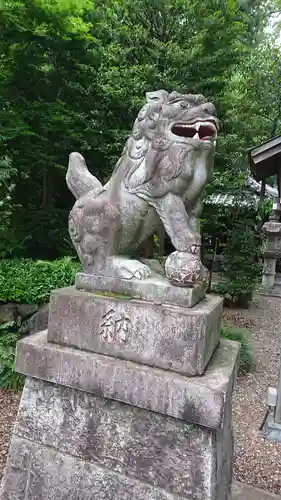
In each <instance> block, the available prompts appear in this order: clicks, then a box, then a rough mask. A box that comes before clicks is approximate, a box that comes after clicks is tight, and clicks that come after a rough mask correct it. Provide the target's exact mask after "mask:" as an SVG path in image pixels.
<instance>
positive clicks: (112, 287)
mask: <svg viewBox="0 0 281 500" xmlns="http://www.w3.org/2000/svg"><path fill="white" fill-rule="evenodd" d="M147 264H149V262H147ZM75 287H76V288H77V289H78V290H86V291H88V292H95V291H100V292H110V293H119V294H125V295H128V296H129V297H132V298H135V299H142V300H149V301H151V302H155V303H159V304H175V305H178V306H184V307H193V306H194V305H195V304H197V302H199V301H200V300H201V299H203V298H204V296H205V290H206V286H205V285H204V284H203V283H198V284H196V285H194V287H192V288H187V287H178V286H173V285H172V284H171V283H170V282H169V281H168V280H167V278H165V277H164V276H161V274H159V273H155V272H153V270H151V277H150V278H147V279H145V280H137V279H131V280H125V279H121V278H118V279H117V278H106V277H104V276H96V275H94V274H86V273H77V274H76V279H75Z"/></svg>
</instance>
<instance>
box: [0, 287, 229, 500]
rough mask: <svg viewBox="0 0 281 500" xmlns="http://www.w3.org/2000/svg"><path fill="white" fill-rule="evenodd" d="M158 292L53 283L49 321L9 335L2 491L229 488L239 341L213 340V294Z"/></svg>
mask: <svg viewBox="0 0 281 500" xmlns="http://www.w3.org/2000/svg"><path fill="white" fill-rule="evenodd" d="M79 279H80V278H79ZM118 286H120V283H119V285H118ZM130 286H131V285H130ZM172 288H174V287H172ZM88 289H89V286H88ZM142 293H145V292H144V291H142ZM147 293H150V292H149V291H147ZM169 293H170V294H171V295H170V296H169V297H170V298H171V296H173V293H172V292H171V291H170V292H169ZM174 293H175V295H177V294H187V293H188V292H187V291H186V289H185V291H180V290H174ZM156 302H157V303H156V304H155V303H153V301H151V300H144V299H142V300H141V299H139V298H138V299H136V298H133V297H132V294H131V296H121V295H119V296H117V295H116V292H113V291H112V290H111V292H110V293H109V294H108V295H107V296H106V292H105V291H104V290H103V291H102V293H99V291H98V290H97V288H95V290H94V291H93V292H89V291H83V290H77V289H75V288H72V287H70V288H67V289H64V290H58V291H55V292H53V294H52V297H51V303H50V315H49V327H48V331H43V332H40V333H38V334H35V335H33V336H31V337H29V338H26V339H24V340H22V341H20V342H19V343H18V347H17V370H18V371H19V372H20V373H23V374H25V375H26V376H27V378H26V383H25V388H24V391H23V395H22V400H21V404H20V408H19V412H18V417H17V421H16V425H15V428H14V432H13V436H12V441H11V446H10V451H9V456H8V461H7V465H6V469H5V471H4V475H3V481H2V485H1V489H0V499H1V500H46V499H48V500H63V499H66V498H67V499H68V500H92V499H95V500H127V499H128V500H129V499H130V500H185V499H188V500H195V499H196V500H227V499H228V498H229V492H230V486H231V477H232V430H231V398H232V391H233V385H234V380H235V375H236V366H237V355H238V350H239V346H238V344H236V343H234V342H230V341H227V340H223V341H221V342H219V330H220V319H221V313H222V305H221V299H218V298H217V297H211V296H209V297H207V298H204V299H202V300H201V302H199V303H197V304H196V305H194V307H188V306H183V305H181V306H177V305H175V304H173V299H171V300H169V303H162V304H161V303H159V300H157V301H156ZM190 305H191V304H190ZM199 374H201V376H198V375H199ZM191 375H196V376H191Z"/></svg>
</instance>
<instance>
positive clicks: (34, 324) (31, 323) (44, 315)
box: [28, 304, 49, 335]
mask: <svg viewBox="0 0 281 500" xmlns="http://www.w3.org/2000/svg"><path fill="white" fill-rule="evenodd" d="M48 317H49V304H44V305H43V306H40V307H39V309H38V311H37V312H36V313H35V314H33V316H31V318H29V319H28V330H29V333H30V335H33V333H37V332H42V330H46V328H47V326H48Z"/></svg>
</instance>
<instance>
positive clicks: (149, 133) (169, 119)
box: [66, 90, 218, 286]
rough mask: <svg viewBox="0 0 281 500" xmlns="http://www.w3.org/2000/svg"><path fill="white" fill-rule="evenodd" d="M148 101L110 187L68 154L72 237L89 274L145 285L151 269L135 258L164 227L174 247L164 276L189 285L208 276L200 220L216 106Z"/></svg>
mask: <svg viewBox="0 0 281 500" xmlns="http://www.w3.org/2000/svg"><path fill="white" fill-rule="evenodd" d="M146 98H147V102H146V104H145V105H144V106H143V108H142V109H141V110H140V112H139V114H138V116H137V118H136V120H135V123H134V126H133V130H132V133H131V135H130V137H129V139H128V140H127V143H126V145H125V148H124V150H123V153H122V156H121V158H120V159H119V161H118V162H117V164H116V167H115V169H114V171H113V173H112V176H111V178H110V180H109V181H108V182H107V184H105V185H104V186H102V184H101V183H100V182H99V180H98V179H96V178H95V177H94V176H93V175H92V174H90V172H89V170H88V168H87V166H86V163H85V160H84V158H83V157H82V156H81V155H80V154H79V153H71V155H70V157H69V165H68V170H67V175H66V182H67V185H68V188H69V189H70V191H71V192H72V194H73V195H74V196H75V198H76V200H77V201H76V203H75V204H74V206H73V208H72V210H71V212H70V215H69V233H70V237H71V240H72V242H73V244H74V246H75V248H76V251H77V254H78V256H79V259H80V261H81V263H82V265H83V268H84V272H85V273H90V274H96V275H99V276H107V277H110V276H113V277H120V278H125V279H138V280H143V279H146V278H147V277H149V276H150V275H151V270H150V268H149V267H148V265H147V264H146V263H144V262H141V261H139V260H134V259H132V258H130V256H131V255H132V254H133V253H136V252H137V250H138V248H140V246H141V245H142V244H143V243H144V242H145V241H146V240H147V239H148V238H149V237H150V236H152V235H153V234H154V233H155V231H157V229H158V228H159V225H161V224H163V225H164V228H165V230H166V232H167V234H168V235H169V237H170V239H171V242H172V244H173V246H174V248H175V251H174V252H173V253H172V254H171V255H170V256H169V257H168V258H167V260H166V263H165V272H166V276H167V278H168V279H169V280H171V281H172V283H174V284H176V285H182V286H191V285H192V284H193V283H196V282H198V281H200V280H201V279H202V276H203V274H204V267H203V266H202V264H201V261H200V257H199V255H200V245H201V237H200V235H199V234H198V232H197V217H198V215H199V213H200V205H201V203H200V200H201V195H202V191H203V189H204V187H205V185H206V184H207V183H208V182H210V180H211V178H212V172H213V163H214V154H215V146H216V139H217V133H218V119H217V117H216V109H215V106H214V105H213V104H212V103H210V102H207V100H206V99H205V98H204V97H203V96H202V95H192V94H180V93H178V92H172V93H170V94H169V93H168V92H166V91H165V90H159V91H156V92H150V93H148V94H147V95H146Z"/></svg>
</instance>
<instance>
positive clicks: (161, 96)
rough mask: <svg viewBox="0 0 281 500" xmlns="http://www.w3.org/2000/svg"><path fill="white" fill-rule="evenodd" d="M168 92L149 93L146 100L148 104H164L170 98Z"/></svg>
mask: <svg viewBox="0 0 281 500" xmlns="http://www.w3.org/2000/svg"><path fill="white" fill-rule="evenodd" d="M168 95H169V94H168V92H167V91H166V90H156V91H155V92H147V93H146V100H147V102H148V103H152V102H155V103H159V104H163V103H164V102H165V101H166V100H167V98H168Z"/></svg>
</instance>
